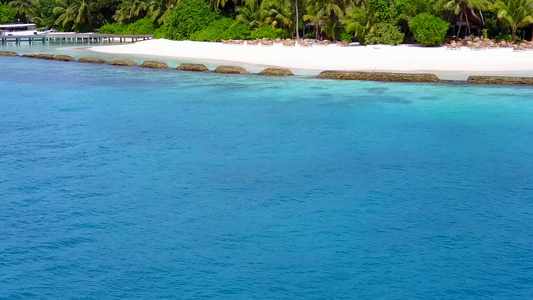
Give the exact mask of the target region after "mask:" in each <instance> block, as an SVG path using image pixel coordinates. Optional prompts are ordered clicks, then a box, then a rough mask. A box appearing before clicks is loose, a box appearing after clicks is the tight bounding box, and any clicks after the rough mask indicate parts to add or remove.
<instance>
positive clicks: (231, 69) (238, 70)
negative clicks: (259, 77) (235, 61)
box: [215, 66, 248, 74]
mask: <svg viewBox="0 0 533 300" xmlns="http://www.w3.org/2000/svg"><path fill="white" fill-rule="evenodd" d="M215 73H222V74H248V71H247V70H246V69H245V68H243V67H237V66H218V67H216V69H215Z"/></svg>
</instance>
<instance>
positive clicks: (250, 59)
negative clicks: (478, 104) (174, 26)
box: [89, 39, 533, 78]
mask: <svg viewBox="0 0 533 300" xmlns="http://www.w3.org/2000/svg"><path fill="white" fill-rule="evenodd" d="M89 50H90V51H93V52H101V53H107V54H129V55H139V56H154V57H167V58H174V59H180V60H183V61H187V60H194V61H202V60H207V61H217V62H226V63H228V64H231V63H233V64H245V65H256V66H261V67H265V66H276V67H285V68H290V69H292V70H293V71H294V73H295V74H315V73H316V74H318V73H319V72H320V71H323V70H352V71H388V72H429V73H435V74H437V75H439V74H440V75H439V77H441V78H442V77H447V76H446V74H448V77H449V76H450V74H463V75H464V77H465V78H466V76H467V74H488V75H494V74H502V75H505V73H513V74H515V75H516V74H519V75H522V76H533V51H531V50H529V51H513V49H512V48H501V49H488V50H470V49H468V48H466V47H463V48H462V49H460V50H451V49H447V48H446V47H444V46H442V47H421V46H419V45H399V46H388V45H372V46H360V45H355V46H349V47H339V46H337V45H335V44H331V45H328V46H319V45H314V46H312V47H299V46H295V47H287V46H282V45H281V44H274V45H273V46H261V45H232V44H222V43H216V42H193V41H170V40H165V39H157V40H149V41H141V42H137V43H133V44H124V45H108V46H96V47H90V48H89ZM443 74H444V76H442V75H443Z"/></svg>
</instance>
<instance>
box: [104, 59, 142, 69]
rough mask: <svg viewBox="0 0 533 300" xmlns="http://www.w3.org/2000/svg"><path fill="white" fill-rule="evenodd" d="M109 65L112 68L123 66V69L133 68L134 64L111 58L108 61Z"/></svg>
mask: <svg viewBox="0 0 533 300" xmlns="http://www.w3.org/2000/svg"><path fill="white" fill-rule="evenodd" d="M108 64H110V65H112V66H123V67H133V66H135V62H134V61H133V60H131V59H122V58H113V59H112V60H110V61H109V63H108Z"/></svg>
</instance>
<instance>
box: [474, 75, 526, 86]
mask: <svg viewBox="0 0 533 300" xmlns="http://www.w3.org/2000/svg"><path fill="white" fill-rule="evenodd" d="M466 81H467V82H468V83H473V84H509V85H533V77H506V76H469V77H468V79H467V80H466Z"/></svg>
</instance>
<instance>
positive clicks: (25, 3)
mask: <svg viewBox="0 0 533 300" xmlns="http://www.w3.org/2000/svg"><path fill="white" fill-rule="evenodd" d="M9 4H10V5H11V7H13V8H14V9H15V10H16V11H17V13H18V14H19V15H20V16H24V19H25V21H26V22H27V21H28V13H29V11H30V8H31V6H32V3H31V0H14V1H11V2H10V3H9Z"/></svg>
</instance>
